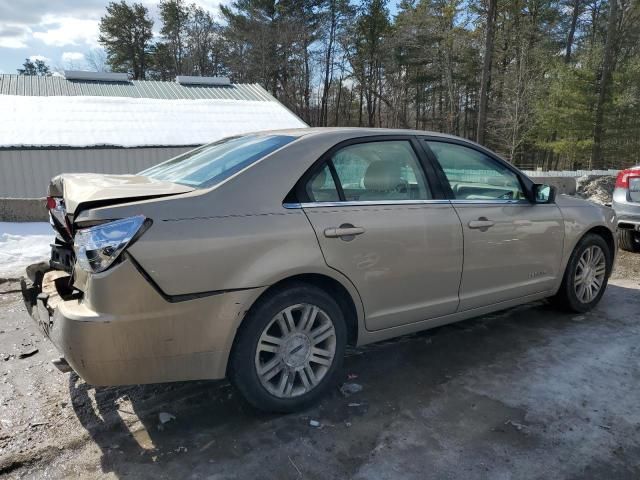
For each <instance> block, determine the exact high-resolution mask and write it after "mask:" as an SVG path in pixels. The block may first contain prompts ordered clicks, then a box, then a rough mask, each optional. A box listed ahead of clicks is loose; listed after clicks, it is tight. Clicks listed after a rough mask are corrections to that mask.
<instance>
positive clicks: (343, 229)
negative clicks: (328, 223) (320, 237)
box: [324, 223, 365, 242]
mask: <svg viewBox="0 0 640 480" xmlns="http://www.w3.org/2000/svg"><path fill="white" fill-rule="evenodd" d="M364 232H365V230H364V228H362V227H354V226H353V225H351V224H350V223H343V224H342V225H340V226H339V227H333V228H327V229H325V231H324V236H325V237H327V238H341V239H342V240H345V241H347V242H349V241H351V240H353V239H354V238H355V236H356V235H362V234H363V233H364Z"/></svg>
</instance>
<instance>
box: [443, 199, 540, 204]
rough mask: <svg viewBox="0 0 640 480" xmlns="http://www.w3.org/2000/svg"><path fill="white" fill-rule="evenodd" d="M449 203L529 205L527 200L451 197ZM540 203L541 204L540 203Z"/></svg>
mask: <svg viewBox="0 0 640 480" xmlns="http://www.w3.org/2000/svg"><path fill="white" fill-rule="evenodd" d="M451 203H452V204H453V205H465V204H469V205H482V204H490V205H531V202H530V201H529V200H500V199H495V200H464V199H459V200H456V199H451ZM541 205H542V204H541Z"/></svg>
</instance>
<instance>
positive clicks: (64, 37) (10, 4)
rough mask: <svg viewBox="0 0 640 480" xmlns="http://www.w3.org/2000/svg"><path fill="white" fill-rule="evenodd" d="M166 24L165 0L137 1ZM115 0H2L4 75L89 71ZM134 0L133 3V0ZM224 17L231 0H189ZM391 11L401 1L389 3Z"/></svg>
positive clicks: (0, 33) (0, 62)
mask: <svg viewBox="0 0 640 480" xmlns="http://www.w3.org/2000/svg"><path fill="white" fill-rule="evenodd" d="M136 1H138V2H140V3H142V4H144V5H145V6H146V7H147V8H148V9H149V12H150V14H151V16H152V17H153V18H154V32H155V33H156V35H157V34H158V30H159V28H160V22H159V21H158V20H157V19H158V9H157V5H158V3H159V0H136ZM108 3H109V0H0V73H16V69H17V68H20V67H21V66H22V64H23V63H24V61H25V58H30V59H31V60H32V61H34V60H36V59H41V60H44V61H45V62H46V63H47V64H48V65H49V66H50V67H51V68H52V69H54V70H64V69H67V70H88V69H90V66H89V65H88V64H87V55H90V54H91V52H92V51H93V52H95V51H96V50H99V49H100V46H99V45H98V24H99V22H100V17H101V16H103V15H104V13H105V7H106V5H107V4H108ZM130 3H131V2H130ZM188 3H196V4H198V5H200V6H201V7H203V8H206V9H207V10H210V11H211V12H213V13H214V14H215V15H216V16H217V15H218V7H219V5H220V4H221V3H222V4H229V3H231V0H188ZM389 4H390V10H391V13H392V14H394V13H396V11H397V8H396V6H395V4H396V2H393V1H391V2H389Z"/></svg>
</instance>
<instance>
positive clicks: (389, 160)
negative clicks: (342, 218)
mask: <svg viewBox="0 0 640 480" xmlns="http://www.w3.org/2000/svg"><path fill="white" fill-rule="evenodd" d="M330 161H331V162H332V163H333V167H334V168H335V172H336V174H337V177H338V181H339V182H340V186H341V187H342V191H343V192H344V200H345V201H348V202H353V201H394V200H426V199H430V198H431V193H430V191H429V188H428V186H427V182H426V179H425V177H424V173H423V171H422V167H421V166H420V162H419V160H418V157H417V156H416V154H415V152H414V151H413V147H412V146H411V143H410V142H409V141H407V140H392V141H383V142H368V143H358V144H355V145H349V146H347V147H344V148H342V149H340V150H338V151H337V152H336V153H335V154H334V155H333V156H332V157H331V160H330ZM324 175H325V177H324V178H327V179H328V181H329V184H333V180H332V179H331V178H330V177H329V175H330V169H329V168H326V173H325V174H324ZM314 181H315V182H316V183H318V184H320V183H322V182H320V181H319V180H317V179H315V177H313V178H312V179H311V180H310V182H314ZM308 185H309V184H308ZM309 188H310V187H309V186H307V191H309ZM325 189H326V187H325ZM314 191H315V190H314ZM318 201H323V200H318Z"/></svg>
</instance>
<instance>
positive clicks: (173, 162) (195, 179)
mask: <svg viewBox="0 0 640 480" xmlns="http://www.w3.org/2000/svg"><path fill="white" fill-rule="evenodd" d="M295 138H296V137H292V136H287V135H244V136H241V137H231V138H225V139H223V140H220V141H218V142H215V143H212V144H210V145H205V146H204V147H200V148H197V149H195V150H191V151H190V152H187V153H185V154H183V155H180V156H178V157H175V158H172V159H170V160H167V161H166V162H163V163H160V164H159V165H155V166H153V167H151V168H148V169H146V170H144V171H142V172H140V173H139V175H144V176H146V177H150V178H154V179H156V180H164V181H168V182H174V183H181V184H183V185H188V186H190V187H196V188H206V187H210V186H212V185H215V184H217V183H220V182H222V181H223V180H226V179H227V178H229V177H230V176H232V175H233V174H235V173H237V172H239V171H240V170H242V169H243V168H245V167H247V166H249V165H251V164H252V163H254V162H257V161H258V160H260V159H261V158H264V157H265V156H267V155H269V154H270V153H272V152H274V151H275V150H277V149H279V148H280V147H282V146H284V145H286V144H287V143H289V142H291V141H293V140H295Z"/></svg>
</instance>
